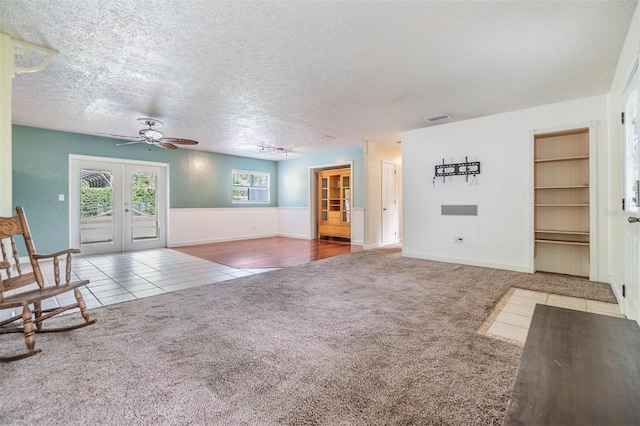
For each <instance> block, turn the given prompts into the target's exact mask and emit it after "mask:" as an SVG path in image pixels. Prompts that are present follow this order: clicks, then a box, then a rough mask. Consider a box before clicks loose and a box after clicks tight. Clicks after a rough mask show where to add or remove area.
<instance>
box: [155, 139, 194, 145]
mask: <svg viewBox="0 0 640 426" xmlns="http://www.w3.org/2000/svg"><path fill="white" fill-rule="evenodd" d="M160 141H161V142H169V143H175V144H178V145H198V142H197V141H194V140H191V139H181V138H162V139H160Z"/></svg>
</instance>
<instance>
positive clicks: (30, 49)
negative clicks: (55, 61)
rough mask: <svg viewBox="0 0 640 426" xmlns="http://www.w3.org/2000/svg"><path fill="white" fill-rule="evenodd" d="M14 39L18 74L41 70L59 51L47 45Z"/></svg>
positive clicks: (15, 68)
mask: <svg viewBox="0 0 640 426" xmlns="http://www.w3.org/2000/svg"><path fill="white" fill-rule="evenodd" d="M12 40H13V45H14V67H13V69H14V71H15V73H16V74H20V73H25V72H36V71H40V70H41V69H43V68H44V67H46V66H47V65H49V62H51V58H53V57H54V56H55V55H57V54H58V53H59V52H57V51H56V50H52V49H48V48H46V47H42V46H38V45H35V44H31V43H27V42H26V41H20V40H15V39H12Z"/></svg>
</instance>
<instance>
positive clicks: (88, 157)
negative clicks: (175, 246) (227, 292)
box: [68, 154, 171, 253]
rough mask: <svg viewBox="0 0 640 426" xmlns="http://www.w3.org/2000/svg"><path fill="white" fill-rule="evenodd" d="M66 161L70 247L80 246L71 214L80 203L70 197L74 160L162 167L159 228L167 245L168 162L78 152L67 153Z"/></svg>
mask: <svg viewBox="0 0 640 426" xmlns="http://www.w3.org/2000/svg"><path fill="white" fill-rule="evenodd" d="M68 161H69V163H68V164H69V242H70V246H71V247H77V248H80V240H79V235H78V234H77V232H75V230H74V228H77V225H78V223H77V220H74V218H73V214H72V213H73V212H74V211H79V210H80V205H79V203H80V200H79V199H76V198H75V197H72V194H73V192H72V191H71V185H72V184H73V175H74V169H73V167H74V162H76V161H95V162H102V163H114V164H118V165H120V166H121V167H122V168H123V169H124V166H125V165H132V166H151V167H158V168H161V169H163V170H164V175H165V185H164V186H165V188H164V197H165V203H164V204H165V208H164V212H163V213H162V215H163V216H164V217H163V219H164V220H163V222H164V227H162V228H161V229H160V232H164V235H165V236H166V238H165V242H164V246H163V247H167V246H168V245H169V241H171V235H170V229H171V223H170V216H171V215H170V214H169V210H170V206H171V200H170V193H171V191H170V183H169V182H170V175H169V171H170V167H169V163H159V162H155V161H144V160H131V159H127V158H114V157H96V156H91V155H78V154H69V160H68ZM124 250H125V244H124V241H123V243H122V249H121V252H123V251H124ZM117 253H119V252H117Z"/></svg>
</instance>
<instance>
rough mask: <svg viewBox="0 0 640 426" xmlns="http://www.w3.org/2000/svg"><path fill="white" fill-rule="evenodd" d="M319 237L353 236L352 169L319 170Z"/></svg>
mask: <svg viewBox="0 0 640 426" xmlns="http://www.w3.org/2000/svg"><path fill="white" fill-rule="evenodd" d="M318 210H319V211H318V238H323V237H338V238H348V239H350V238H351V169H334V170H324V171H321V172H318Z"/></svg>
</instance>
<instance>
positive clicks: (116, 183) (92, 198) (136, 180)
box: [69, 157, 167, 255]
mask: <svg viewBox="0 0 640 426" xmlns="http://www.w3.org/2000/svg"><path fill="white" fill-rule="evenodd" d="M124 161H125V160H114V159H93V158H85V157H78V158H75V157H72V158H71V159H70V164H69V169H70V180H69V186H70V188H69V197H70V198H69V215H70V218H69V232H70V236H69V240H70V243H71V246H72V247H77V248H80V250H82V254H83V255H89V254H103V253H118V252H124V251H131V250H141V249H150V248H159V247H165V246H166V241H167V240H166V216H167V213H166V212H167V199H166V198H167V197H166V194H167V189H166V178H167V173H166V167H165V166H163V165H157V164H153V163H148V164H147V163H130V162H124Z"/></svg>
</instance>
